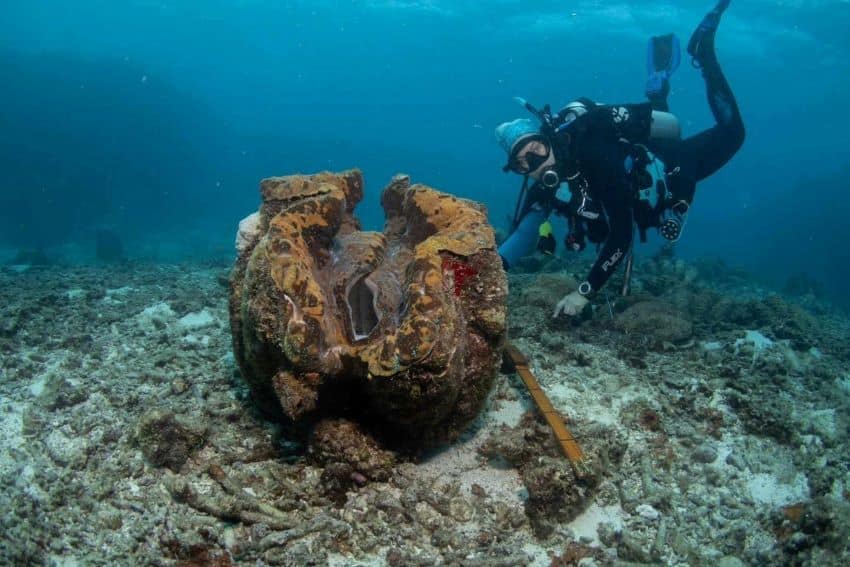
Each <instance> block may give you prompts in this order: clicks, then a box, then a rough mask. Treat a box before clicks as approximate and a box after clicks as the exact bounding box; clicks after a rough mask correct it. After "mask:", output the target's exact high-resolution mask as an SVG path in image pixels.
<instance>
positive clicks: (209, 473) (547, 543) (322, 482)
mask: <svg viewBox="0 0 850 567" xmlns="http://www.w3.org/2000/svg"><path fill="white" fill-rule="evenodd" d="M654 270H655V271H654V272H651V273H650V272H647V273H648V274H649V275H647V276H646V277H645V281H644V282H643V284H642V283H641V281H640V278H638V281H637V285H636V288H637V293H636V296H637V297H638V300H639V299H640V297H641V296H642V294H643V296H644V297H646V298H650V299H651V302H652V303H653V304H654V305H660V304H664V305H668V306H673V307H674V308H675V309H674V310H673V311H670V312H667V311H664V310H663V309H662V311H664V313H662V315H663V316H657V314H655V315H652V314H649V315H646V317H648V319H646V320H644V319H641V318H640V313H637V315H636V314H635V313H636V311H635V309H634V304H631V305H630V304H628V303H625V304H621V305H616V304H612V303H610V302H606V301H605V300H604V299H600V300H599V301H597V305H596V306H595V308H594V309H595V312H594V315H593V316H592V317H591V318H590V320H585V321H583V322H581V323H576V322H572V323H569V322H567V323H565V322H563V321H552V319H551V315H550V311H551V308H552V305H554V303H553V301H552V300H553V298H554V300H555V301H556V300H557V297H559V296H560V294H561V292H562V291H563V289H564V287H563V286H564V285H568V281H567V280H568V278H566V277H563V278H562V277H561V276H558V275H557V274H544V275H536V274H526V275H512V276H511V278H510V286H511V297H510V301H511V305H510V313H511V315H510V329H511V331H510V333H511V338H512V340H513V342H514V343H515V344H516V345H517V346H518V347H519V348H520V349H521V350H522V351H524V352H525V354H526V355H527V356H528V357H529V359H530V360H531V368H532V370H533V371H534V373H535V374H536V375H537V377H538V379H539V381H540V382H541V384H542V386H543V387H544V388H545V390H546V391H547V392H548V393H549V395H550V397H551V399H552V401H553V403H554V404H555V406H556V407H557V408H558V409H559V410H561V411H562V412H563V413H564V414H565V416H568V421H569V425H570V427H571V429H572V430H573V431H574V432H575V434H576V435H577V437H578V438H579V439H580V441H581V442H582V444H583V445H585V446H586V448H587V451H588V453H589V454H591V455H592V456H593V458H594V462H596V464H597V471H598V475H599V477H598V483H597V485H596V486H594V488H593V491H592V493H590V494H588V495H587V496H586V497H585V498H583V499H581V501H580V502H579V503H578V504H576V506H575V507H574V508H573V509H571V510H569V511H568V513H567V514H566V515H564V514H559V513H553V514H551V516H546V514H548V513H549V512H551V511H552V510H549V509H548V508H546V502H557V501H558V498H557V497H558V495H552V496H551V497H547V496H546V494H541V490H543V489H541V488H540V486H541V485H542V484H545V482H543V483H540V482H538V483H537V484H534V485H532V484H530V482H529V478H533V477H534V474H538V473H534V472H528V471H529V470H530V469H528V468H526V469H524V470H525V472H522V470H521V469H522V467H518V466H517V463H516V462H511V460H510V459H509V458H508V459H503V458H499V457H494V455H493V451H492V450H491V449H492V446H493V444H494V439H495V440H496V441H499V440H501V441H503V442H505V440H506V439H519V440H520V442H521V441H522V439H523V438H527V439H531V433H530V432H529V431H530V430H531V429H533V428H534V427H538V428H539V426H537V425H536V424H534V423H533V422H534V420H533V419H530V418H529V417H526V418H524V419H523V415H524V414H525V413H526V412H528V411H530V410H531V409H532V408H531V405H530V402H529V399H528V397H527V396H526V394H525V393H524V391H523V388H522V385H521V382H520V381H519V380H518V378H517V377H516V376H515V375H512V374H503V375H500V377H499V378H498V379H497V385H496V387H495V388H494V391H493V393H492V395H491V397H490V399H489V401H488V404H487V407H486V408H485V410H484V412H483V413H482V415H481V417H480V418H479V419H478V420H477V421H476V422H475V423H474V424H473V425H472V426H471V427H470V429H469V431H468V432H467V433H466V434H465V435H464V437H463V439H462V440H461V441H460V442H458V443H455V444H453V445H451V446H448V447H444V448H442V449H440V450H437V451H433V452H432V453H429V454H428V455H425V456H423V458H421V459H420V460H418V461H417V462H405V463H403V464H400V465H399V466H398V467H397V468H396V470H395V472H394V473H393V475H392V478H390V480H389V481H387V482H368V483H365V484H363V485H359V484H353V485H351V486H349V487H347V488H346V490H345V491H343V493H342V496H341V497H340V495H339V494H336V495H335V496H334V495H332V494H330V492H329V490H328V487H327V483H328V477H327V475H325V474H324V473H325V471H323V470H322V468H321V467H318V466H315V465H313V464H311V463H310V462H309V459H305V458H303V457H302V455H301V452H300V451H301V449H300V448H299V447H297V446H295V444H293V443H291V442H290V440H288V439H286V438H285V436H284V435H283V434H282V431H281V429H280V428H279V427H278V426H276V425H275V424H272V423H269V422H268V421H266V420H265V419H264V418H263V417H262V416H261V415H260V414H259V413H258V412H257V411H256V409H255V408H254V406H253V405H252V403H251V399H250V393H249V392H248V389H247V387H246V386H245V384H244V383H243V382H242V381H241V380H240V378H239V376H238V372H237V370H236V368H235V364H234V360H233V356H232V353H231V350H230V332H229V326H228V320H227V286H226V283H227V282H226V279H227V274H228V270H227V266H224V265H217V264H215V263H208V264H184V265H172V266H156V265H132V264H128V265H124V266H120V267H88V268H84V267H77V268H56V267H54V268H30V269H25V267H19V268H16V269H3V270H2V271H0V296H2V297H0V299H2V301H0V313H2V317H0V394H2V395H0V485H1V486H2V490H0V510H2V524H0V531H2V534H3V535H2V538H0V564H4V565H7V564H8V565H57V566H60V565H61V566H71V565H181V566H194V565H217V566H226V565H334V566H339V567H341V566H355V565H399V566H400V565H423V566H424V565H458V566H470V567H472V566H501V565H504V566H515V565H539V566H546V565H556V566H557V565H584V566H590V565H624V566H625V565H637V564H652V565H707V564H712V565H716V566H722V567H732V566H735V565H836V566H838V565H848V564H850V549H848V547H850V505H849V504H848V497H850V473H848V470H850V458H848V457H850V448H848V443H847V441H848V439H847V438H848V424H850V365H849V364H848V359H850V356H848V349H847V346H846V345H847V343H848V340H847V339H848V334H847V329H848V325H847V321H846V320H845V319H843V318H842V317H840V316H838V315H836V314H834V313H833V312H832V311H830V310H829V309H826V308H820V309H814V310H812V309H811V308H809V309H808V310H803V309H802V308H799V307H797V306H795V305H794V304H793V303H789V304H788V305H785V303H782V305H785V307H782V306H780V307H776V306H775V305H774V306H773V307H770V309H769V310H768V311H764V312H760V313H761V314H762V315H763V317H762V319H760V320H752V321H750V320H749V319H747V318H746V317H744V318H742V317H741V310H744V309H748V308H753V306H754V305H759V304H760V303H763V302H767V303H766V305H768V306H770V305H772V304H771V303H770V302H773V303H776V302H777V301H779V302H782V301H784V300H780V299H778V298H777V297H776V296H769V297H768V295H767V294H766V293H765V292H763V291H762V290H759V289H758V288H757V287H756V286H754V285H753V284H751V283H749V282H746V281H743V280H741V281H736V282H732V283H729V282H726V284H725V285H726V287H723V286H720V285H715V282H712V281H708V280H705V278H704V277H703V279H704V281H703V282H702V283H695V277H696V276H694V275H693V273H691V275H690V276H688V275H687V273H690V272H687V268H685V269H684V271H683V267H682V266H681V265H680V264H679V265H676V266H674V265H672V264H671V265H669V266H661V267H659V266H655V268H654ZM677 270H678V272H677ZM686 272H687V273H686ZM677 273H678V274H679V275H680V276H681V277H679V276H677ZM653 278H654V279H653ZM659 278H666V280H665V281H664V282H663V285H659V286H657V288H653V283H657V280H658V279H659ZM735 286H738V288H735ZM703 288H706V289H707V288H711V289H712V291H711V293H712V294H714V295H713V296H712V297H714V298H715V299H714V300H713V301H715V303H714V304H712V305H714V307H712V308H711V309H708V308H706V309H703V310H696V309H695V308H693V306H694V304H695V303H696V302H697V301H698V300H699V298H701V297H703V295H704V294H702V292H701V291H699V290H700V289H703ZM682 289H687V290H689V292H688V293H691V296H689V297H691V299H686V300H682V296H681V294H679V295H677V293H678V291H680V290H682ZM658 290H662V291H658ZM700 294H702V295H700ZM729 295H733V296H734V297H736V298H742V297H745V296H749V297H750V299H748V300H746V301H745V300H743V299H736V301H739V302H740V305H739V306H738V307H736V305H737V304H731V307H729V306H726V307H724V308H723V309H721V308H720V307H717V306H718V305H721V306H722V305H723V301H724V300H723V298H724V297H726V296H729ZM718 297H719V298H720V299H717V298H718ZM694 298H696V299H694ZM638 300H636V301H638ZM683 303H684V304H683ZM685 304H687V305H685ZM777 305H778V304H777ZM673 307H671V309H673ZM809 307H810V306H809ZM630 309H631V310H630ZM689 309H690V311H688V310H689ZM671 313H674V314H673V315H671ZM677 314H678V315H677ZM653 317H655V318H653ZM798 319H799V320H798ZM646 321H649V323H648V324H649V325H654V326H655V327H656V328H655V329H654V330H653V329H650V330H647V329H646V328H645V324H646ZM682 321H685V322H686V323H687V325H688V326H687V328H686V329H685V330H684V331H682V332H676V333H673V334H671V335H669V336H668V335H664V333H661V336H660V337H657V336H655V335H653V333H654V332H661V331H665V330H666V331H669V330H670V328H672V327H675V326H676V325H679V324H680V323H682ZM800 321H802V323H801V322H800ZM642 324H644V327H641V325H642ZM806 325H808V327H807V326H806ZM788 329H791V331H788ZM798 335H799V336H798ZM842 345H843V346H842ZM151 423H154V424H156V423H159V424H162V423H171V424H177V425H175V430H176V431H178V432H182V434H181V435H179V436H178V437H176V438H173V439H166V440H164V441H163V440H162V439H160V442H161V443H166V444H167V443H169V442H170V443H172V445H170V446H169V447H167V449H168V451H170V453H169V458H168V459H165V460H161V461H158V460H157V454H156V452H152V451H151V449H150V447H149V446H148V445H147V443H148V442H149V438H150V434H149V431H150V427H151ZM538 432H539V429H538ZM603 440H604V442H603ZM180 444H182V445H180ZM496 444H498V442H497V443H496ZM175 445H177V448H175ZM488 447H489V448H490V449H488ZM554 447H555V446H554V444H550V445H545V446H544V445H541V446H540V455H539V457H536V456H534V455H531V456H529V455H526V456H525V457H524V459H525V460H526V462H527V463H526V464H527V466H528V467H533V465H534V462H533V461H535V460H539V461H540V462H541V463H542V462H543V461H544V460H546V462H547V463H550V464H551V463H552V462H554V460H556V459H557V460H560V461H561V462H563V463H564V465H563V466H565V467H566V466H567V465H566V461H564V460H563V459H562V457H560V455H558V454H557V452H556V449H555V448H554ZM603 448H604V451H603ZM535 450H537V449H535ZM175 454H176V455H177V457H176V458H175ZM163 463H166V464H165V465H163ZM547 466H550V465H547ZM541 470H550V469H541ZM551 470H556V471H557V469H556V468H553V469H551ZM554 474H556V475H557V474H559V473H557V472H556V473H554ZM538 480H539V479H538ZM544 480H545V479H544ZM337 488H338V487H337ZM547 498H549V500H547ZM530 499H531V500H532V501H533V502H534V503H535V506H537V508H536V510H532V509H530V508H531V507H530V506H529V501H530ZM541 514H542V515H543V516H545V517H541Z"/></svg>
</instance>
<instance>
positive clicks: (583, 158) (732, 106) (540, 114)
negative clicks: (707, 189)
mask: <svg viewBox="0 0 850 567" xmlns="http://www.w3.org/2000/svg"><path fill="white" fill-rule="evenodd" d="M729 2H730V0H720V2H719V3H718V4H717V5H716V6H715V7H714V9H713V10H711V11H710V12H709V13H708V14H706V16H705V17H704V18H703V20H702V22H701V23H700V25H699V26H698V27H697V29H696V30H695V31H694V33H693V35H692V36H691V38H690V41H689V42H688V46H687V51H688V54H690V56H691V57H692V64H693V65H694V67H697V68H699V69H700V70H701V72H702V76H703V79H704V81H705V85H706V91H707V95H708V104H709V106H710V108H711V112H712V114H713V115H714V119H715V121H716V124H715V125H714V126H712V127H711V128H709V129H707V130H705V131H703V132H700V133H698V134H696V135H694V136H691V137H689V138H686V139H684V140H682V139H681V137H680V129H679V122H678V119H677V118H676V117H675V116H673V115H672V114H670V113H668V112H666V111H667V94H668V93H669V91H670V85H669V79H670V77H671V75H672V74H673V72H674V71H675V70H676V68H677V67H678V64H679V44H678V40H677V38H676V36H675V35H673V34H669V35H666V36H659V37H654V38H651V39H650V42H649V65H648V71H649V78H648V80H647V85H646V95H647V97H648V99H649V102H646V103H640V104H624V105H603V104H596V103H594V102H593V101H591V100H589V99H579V100H577V101H575V102H572V103H570V104H568V105H567V106H566V107H564V108H563V109H561V110H560V111H559V112H558V113H557V114H554V115H553V114H552V113H551V111H550V109H549V107H548V105H547V106H545V107H544V108H543V109H542V110H538V109H537V108H535V107H534V106H532V105H531V104H529V103H528V102H526V101H524V100H523V99H517V100H518V101H519V102H520V103H521V104H522V105H523V106H524V107H525V108H526V109H527V110H528V111H530V112H531V113H532V114H533V115H534V116H535V117H536V118H537V120H536V121H535V120H531V119H517V120H514V121H512V122H506V123H504V124H501V125H500V126H499V127H498V128H497V129H496V137H497V139H498V141H499V143H500V145H501V146H502V147H503V148H504V149H505V151H506V152H507V154H508V162H507V165H505V167H504V168H503V169H504V171H513V172H514V173H518V174H520V175H523V176H524V178H525V179H524V183H523V188H522V192H521V194H520V197H519V201H518V202H517V208H516V211H515V214H514V223H513V227H512V232H511V234H510V236H509V237H508V238H507V239H506V240H505V242H503V243H502V245H501V246H500V247H499V254H500V255H501V257H502V260H503V262H504V264H505V267H506V268H508V267H510V266H511V265H513V264H514V263H515V262H517V261H518V260H519V259H520V258H521V257H522V256H524V255H526V254H527V253H529V252H530V251H531V249H533V247H534V244H535V242H536V243H537V247H538V250H540V251H542V252H544V253H548V254H551V253H552V252H553V251H554V249H555V239H554V236H553V235H552V229H551V224H549V221H548V219H549V216H550V214H551V213H553V212H554V213H556V214H560V215H562V216H564V217H566V219H567V225H568V234H567V237H566V245H567V247H568V248H570V249H572V250H575V251H581V250H583V249H584V247H585V246H586V240H589V241H590V242H591V243H593V244H596V245H598V246H600V250H599V253H598V256H597V259H596V262H595V263H594V264H593V267H592V268H591V270H590V273H589V274H588V276H587V278H586V280H585V281H583V282H582V283H581V284H580V285H579V287H578V290H576V291H574V292H572V293H570V294H568V295H566V296H565V297H564V298H563V299H561V301H560V302H558V304H557V306H556V308H555V312H554V316H555V317H557V316H558V315H559V314H561V313H563V314H565V315H577V314H578V313H580V312H581V311H582V309H583V308H584V307H585V306H586V305H587V304H588V302H589V300H590V297H591V296H592V295H593V294H594V293H595V292H597V291H599V290H600V289H601V288H602V287H603V286H604V285H605V283H606V282H607V281H608V279H609V278H610V277H611V275H612V274H613V273H614V271H615V270H616V268H617V267H618V266H619V264H620V263H622V261H623V260H624V259H625V258H627V257H628V267H627V273H628V270H629V269H630V265H631V249H632V241H633V231H634V228H633V227H634V226H635V225H636V226H637V229H638V231H639V233H640V237H641V241H645V239H646V230H647V229H648V228H650V227H654V228H657V229H658V231H659V232H660V233H661V235H662V236H663V237H664V238H665V239H667V240H669V241H671V242H675V241H677V240H678V239H679V237H680V236H681V232H682V229H683V227H684V224H685V220H686V218H687V213H688V210H689V208H690V205H691V202H692V201H693V197H694V192H695V189H696V183H697V182H698V181H701V180H703V179H705V178H706V177H708V176H710V175H712V174H713V173H714V172H716V171H717V170H718V169H720V167H722V166H723V165H724V164H725V163H726V162H728V161H729V160H730V159H731V158H732V156H734V155H735V153H736V152H737V151H738V149H739V148H740V147H741V145H742V144H743V141H744V124H743V121H742V119H741V115H740V113H739V110H738V105H737V103H736V101H735V97H734V95H733V94H732V90H731V88H730V87H729V84H728V83H727V81H726V78H725V77H724V76H723V72H722V71H721V69H720V64H719V63H718V61H717V56H716V54H715V50H714V36H715V33H716V31H717V27H718V25H719V23H720V18H721V16H722V14H723V12H724V11H725V10H726V8H727V7H728V6H729ZM656 159H658V160H660V161H661V162H663V174H660V172H657V173H658V174H657V175H656V178H655V179H654V178H653V176H652V173H651V171H652V169H653V168H652V167H651V166H652V165H653V164H655V166H656V169H657V168H658V162H657V161H656ZM529 179H531V180H533V184H532V185H531V187H529ZM563 183H565V184H566V186H567V187H568V188H569V194H568V198H563V197H562V195H561V193H562V192H561V191H559V188H560V186H561V185H562V184H563ZM653 187H654V188H655V191H656V201H655V203H651V202H650V201H649V193H651V190H652V188H653ZM627 279H628V278H627ZM625 292H626V290H625V289H624V293H625Z"/></svg>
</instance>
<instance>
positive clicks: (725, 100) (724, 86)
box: [678, 0, 744, 182]
mask: <svg viewBox="0 0 850 567" xmlns="http://www.w3.org/2000/svg"><path fill="white" fill-rule="evenodd" d="M728 6H729V0H721V2H719V3H718V4H717V6H716V7H715V8H714V10H712V11H711V12H709V13H708V14H707V15H706V16H705V18H704V19H703V21H702V22H701V23H700V25H699V26H698V27H697V29H696V31H694V34H693V36H692V37H691V40H690V41H689V42H688V53H690V54H691V55H692V56H693V58H694V65H695V66H697V67H699V68H700V69H701V71H702V76H703V79H704V80H705V89H706V95H707V97H708V105H709V107H710V108H711V113H712V114H713V115H714V119H715V121H716V122H717V124H716V125H715V126H713V127H712V128H709V129H708V130H706V131H704V132H700V133H699V134H696V135H695V136H692V137H690V138H688V139H686V140H683V141H682V146H681V147H680V148H679V152H678V154H679V158H680V160H679V165H680V166H681V167H682V169H685V168H686V167H687V169H688V170H689V171H688V173H689V176H690V177H691V178H692V179H693V180H694V182H696V181H701V180H702V179H705V178H706V177H708V176H709V175H711V174H713V173H714V172H716V171H717V170H718V169H720V168H721V167H722V166H723V165H725V164H726V162H728V161H729V160H730V159H731V158H732V156H733V155H735V153H737V151H738V150H739V149H740V148H741V145H742V144H743V143H744V121H743V120H742V118H741V113H740V110H739V109H738V103H737V102H736V101H735V95H734V94H733V93H732V89H731V87H730V86H729V83H728V81H727V80H726V77H725V76H724V75H723V71H722V70H721V68H720V63H719V62H718V61H717V54H716V53H715V50H714V35H715V33H716V31H717V26H718V25H719V24H720V16H721V15H722V13H723V11H724V10H725V9H726V8H727V7H728Z"/></svg>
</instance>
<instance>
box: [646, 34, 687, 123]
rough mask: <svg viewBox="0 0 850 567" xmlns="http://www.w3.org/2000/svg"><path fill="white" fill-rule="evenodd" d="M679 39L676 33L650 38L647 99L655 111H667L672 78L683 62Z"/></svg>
mask: <svg viewBox="0 0 850 567" xmlns="http://www.w3.org/2000/svg"><path fill="white" fill-rule="evenodd" d="M681 59H682V56H681V47H680V45H679V38H678V36H676V34H674V33H668V34H666V35H657V36H654V37H651V38H649V43H648V45H647V50H646V72H647V75H648V77H647V79H646V97H647V98H648V99H649V100H650V101H651V102H652V105H653V106H652V107H653V109H654V110H663V111H666V110H667V95H668V94H669V93H670V77H672V76H673V73H675V72H676V69H678V68H679V63H680V62H681Z"/></svg>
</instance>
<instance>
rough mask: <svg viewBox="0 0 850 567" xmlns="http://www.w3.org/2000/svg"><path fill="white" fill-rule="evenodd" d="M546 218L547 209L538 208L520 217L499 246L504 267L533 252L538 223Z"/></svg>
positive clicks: (538, 227)
mask: <svg viewBox="0 0 850 567" xmlns="http://www.w3.org/2000/svg"><path fill="white" fill-rule="evenodd" d="M547 218H549V211H547V210H543V209H540V208H532V209H530V210H529V211H528V212H527V213H526V214H525V216H524V217H522V220H521V221H520V223H519V225H518V226H517V228H516V230H514V232H513V233H512V234H511V235H510V236H509V237H508V238H507V240H505V241H504V242H502V245H501V246H499V256H501V257H502V263H503V264H504V266H505V268H506V269H507V268H510V267H511V266H515V265H516V264H517V262H519V261H520V260H521V259H522V258H523V257H524V256H527V255H529V254H531V253H532V252H534V247H535V245H536V244H537V237H538V236H539V229H540V225H541V224H543V222H544V221H545V220H546V219H547Z"/></svg>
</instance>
